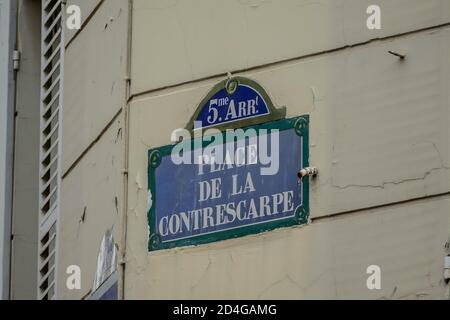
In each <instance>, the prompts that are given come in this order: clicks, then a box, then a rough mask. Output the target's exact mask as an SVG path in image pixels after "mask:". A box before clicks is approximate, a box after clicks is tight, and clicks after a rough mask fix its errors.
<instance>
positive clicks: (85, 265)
mask: <svg viewBox="0 0 450 320" xmlns="http://www.w3.org/2000/svg"><path fill="white" fill-rule="evenodd" d="M69 2H70V3H71V4H77V5H80V7H81V11H82V18H83V21H86V19H87V18H88V17H89V21H88V22H87V23H86V24H85V25H84V27H83V28H82V29H81V30H80V31H79V32H76V33H74V32H67V33H66V44H67V47H66V53H65V62H64V68H65V70H64V103H63V117H62V118H63V146H62V174H63V177H62V185H61V208H60V220H59V245H58V255H59V256H58V262H57V264H58V282H57V284H58V291H57V297H58V298H59V299H82V298H86V297H88V295H89V293H90V292H91V290H92V287H93V281H94V276H95V272H96V268H97V257H98V254H99V251H100V245H101V242H102V238H103V236H104V235H105V233H106V231H107V230H110V229H112V231H113V236H114V241H115V242H116V244H118V243H119V241H120V234H121V232H120V230H121V229H120V221H121V219H120V218H121V216H122V213H123V206H124V187H123V186H124V179H123V174H124V169H125V127H124V125H125V124H124V123H125V119H124V117H125V112H124V107H125V106H126V100H127V99H126V94H127V93H126V92H127V89H126V88H127V73H128V72H127V65H128V39H129V38H128V36H127V35H128V26H129V14H128V12H129V11H128V2H127V1H122V0H108V1H81V2H80V1H69ZM97 5H98V6H97ZM94 11H95V12H94ZM68 39H69V40H70V41H69V40H68ZM83 216H84V221H83V219H82V217H83ZM71 265H76V266H79V267H80V270H81V290H68V289H67V287H66V280H67V277H68V275H67V274H66V270H67V267H68V266H71Z"/></svg>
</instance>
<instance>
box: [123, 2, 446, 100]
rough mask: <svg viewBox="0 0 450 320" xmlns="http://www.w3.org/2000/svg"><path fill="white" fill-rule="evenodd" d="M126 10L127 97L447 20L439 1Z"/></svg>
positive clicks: (146, 5) (138, 6) (141, 5)
mask: <svg viewBox="0 0 450 320" xmlns="http://www.w3.org/2000/svg"><path fill="white" fill-rule="evenodd" d="M372 4H378V5H380V7H381V8H382V11H383V18H382V19H383V27H382V29H381V30H375V31H371V30H368V29H367V28H366V19H367V15H366V14H365V13H366V9H367V7H368V6H369V5H372ZM133 7H134V9H133V30H134V32H133V52H132V78H133V83H132V88H131V90H132V94H137V93H141V92H146V91H148V90H152V89H156V88H161V87H165V86H169V85H173V84H177V83H183V82H186V81H192V80H197V79H201V78H204V77H210V76H212V75H217V74H221V73H222V74H223V73H226V72H228V71H235V70H242V69H247V68H251V67H256V66H260V65H263V64H268V63H273V62H276V61H280V60H286V59H291V58H296V57H300V56H304V55H308V54H316V53H318V52H323V51H326V50H332V49H336V48H340V47H343V46H347V45H354V44H356V43H361V42H365V41H368V40H370V39H374V38H381V37H387V36H392V35H395V34H399V33H404V32H409V31H411V30H417V29H421V28H427V27H431V26H434V25H439V24H442V23H447V22H449V21H450V2H449V1H447V0H428V1H422V0H396V1H392V0H377V1H373V0H277V1H242V0H230V1H222V0H185V1H178V0H171V1H167V0H152V1H148V0H135V1H133ZM149 75H153V76H149Z"/></svg>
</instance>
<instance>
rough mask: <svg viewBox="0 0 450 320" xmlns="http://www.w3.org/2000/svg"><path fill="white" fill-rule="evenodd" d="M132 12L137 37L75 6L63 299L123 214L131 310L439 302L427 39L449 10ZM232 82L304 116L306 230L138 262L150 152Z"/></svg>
mask: <svg viewBox="0 0 450 320" xmlns="http://www.w3.org/2000/svg"><path fill="white" fill-rule="evenodd" d="M69 2H70V1H69ZM72 3H80V2H79V1H78V2H77V1H75V0H74V1H72ZM132 3H133V11H132V29H131V30H132V34H131V38H128V36H130V34H128V22H129V21H128V13H129V12H128V8H129V7H128V2H127V1H121V0H111V1H109V0H107V1H100V0H99V1H90V3H89V4H84V2H83V3H80V4H81V6H82V10H83V19H86V17H87V16H89V20H88V21H87V23H86V25H85V26H84V27H83V29H82V30H81V31H80V32H78V33H76V34H75V33H68V36H66V43H68V46H67V52H66V57H65V81H64V86H65V95H64V111H63V121H64V122H63V123H64V125H63V128H64V132H63V139H64V141H63V169H64V170H63V173H64V179H63V183H62V190H61V192H62V194H61V201H62V204H61V219H60V226H61V229H60V234H61V237H60V245H59V250H58V252H59V261H58V266H59V270H60V274H59V286H58V297H59V298H73V299H80V298H82V297H84V296H86V294H88V293H89V290H90V288H91V287H92V281H93V277H94V272H95V267H96V263H97V261H96V258H97V253H98V249H99V245H100V242H101V238H102V237H103V235H104V233H105V231H106V230H107V229H109V228H111V227H112V226H114V229H113V230H114V233H115V237H116V242H117V241H118V237H119V234H118V232H119V231H120V226H119V225H118V221H119V217H120V214H121V210H122V208H123V206H124V202H125V200H127V202H128V206H127V208H126V211H127V230H126V231H127V242H126V259H125V263H126V265H125V266H126V269H125V270H126V271H125V298H128V299H131V298H138V299H151V298H172V299H173V298H195V299H211V298H230V299H231V298H250V299H253V298H254V299H258V298H261V299H262V298H288V299H298V298H306V299H308V298H337V299H343V298H420V297H426V298H438V299H442V298H446V297H448V287H447V288H445V286H444V283H443V279H442V272H443V257H444V254H445V252H444V249H443V245H444V243H445V241H447V239H448V237H449V235H450V218H449V209H450V196H449V195H448V193H449V192H450V182H449V181H450V169H449V168H450V159H449V157H450V150H449V137H450V134H449V133H450V132H449V129H448V128H449V125H450V123H449V122H450V108H449V101H450V97H449V92H450V79H449V77H450V76H449V75H450V60H449V59H448V57H449V56H450V28H449V27H448V26H447V27H445V26H444V27H436V26H438V25H441V24H444V23H449V22H450V3H449V1H447V0H430V1H421V0H409V1H406V0H398V1H390V0H386V1H365V0H364V1H359V0H340V1H334V0H325V1H306V0H298V1H293V0H292V1H291V0H283V1H282V0H279V1H270V2H269V1H258V0H250V1H246V0H241V1H218V0H217V1H216V0H215V1H209V0H204V1H203V0H201V1H195V2H194V1H177V0H170V1H166V0H165V1H160V0H152V1H149V0H134V1H133V2H132ZM369 4H380V5H381V7H382V10H383V11H382V12H383V15H382V21H383V29H382V30H380V31H369V30H368V29H367V28H366V27H365V19H366V17H367V15H366V13H365V11H366V8H367V6H368V5H369ZM91 14H92V16H91ZM433 26H434V28H432V29H431V30H424V31H420V32H418V31H417V30H420V29H424V28H430V27H433ZM406 32H410V34H406V35H401V36H400V35H399V34H403V33H406ZM385 37H390V38H387V39H380V40H376V39H377V38H385ZM128 40H131V49H132V50H131V95H132V96H131V99H130V101H129V104H128V107H129V134H130V135H129V138H128V140H127V139H126V135H125V134H124V133H125V132H127V128H126V127H124V126H125V119H124V113H123V111H121V108H122V107H124V106H125V105H126V99H127V93H126V82H125V78H126V76H127V72H126V71H127V68H126V67H127V64H126V61H127V41H128ZM353 45H356V46H353ZM329 50H333V51H332V52H326V51H329ZM388 50H394V51H398V52H400V53H404V54H406V55H407V59H406V60H405V61H403V62H402V61H400V60H399V59H398V58H396V57H394V56H392V55H390V54H388V53H387V51H388ZM307 55H313V56H309V57H305V56H307ZM282 60H283V62H279V61H282ZM236 70H242V71H241V72H238V73H237V74H240V75H244V76H247V77H250V78H252V79H254V80H256V81H258V82H259V83H260V84H261V85H263V86H264V87H265V88H266V89H267V91H268V92H269V94H270V95H271V97H272V98H273V100H274V102H275V103H276V104H277V105H279V106H284V105H286V106H287V112H288V116H289V117H291V116H297V115H303V114H309V115H311V128H310V153H311V164H312V165H315V166H317V167H318V168H319V170H320V175H319V177H318V179H317V180H315V181H314V182H313V183H312V184H311V194H310V205H311V217H312V218H313V221H312V223H311V224H309V225H307V226H304V227H297V228H288V229H280V230H276V231H273V232H270V233H265V234H260V235H254V236H249V237H244V238H239V239H234V240H227V241H223V242H220V243H212V244H208V245H202V246H199V247H193V248H181V249H175V250H167V251H161V252H156V253H154V252H152V253H149V252H148V250H147V240H148V221H147V190H148V186H147V151H148V149H149V148H152V147H158V146H162V145H166V144H168V143H169V142H170V134H171V133H172V131H173V130H174V129H177V128H182V127H184V126H185V125H186V123H187V122H188V120H189V118H190V117H191V115H192V114H193V112H194V111H195V108H196V106H197V104H198V103H199V102H200V101H201V99H202V98H203V97H204V95H205V94H206V93H207V92H208V91H209V90H210V89H211V88H212V87H213V86H214V84H216V83H217V82H219V81H221V80H222V79H223V75H221V74H223V73H225V72H227V71H232V72H234V71H236ZM202 78H207V79H203V80H199V79H202ZM126 143H128V144H129V154H128V161H129V168H128V186H127V188H128V198H127V199H123V192H122V188H123V186H124V185H123V179H122V178H123V175H122V174H123V170H124V169H125V168H124V167H125V159H124V152H125V150H126V149H127V148H126ZM294 174H295V173H294ZM116 198H117V206H116V200H115V199H116ZM400 202H401V203H400ZM85 207H86V217H85V221H84V222H80V219H81V216H82V215H83V212H84V208H85ZM373 207H377V208H376V209H375V208H373ZM370 208H372V209H370ZM71 264H76V265H80V267H81V269H82V272H83V273H82V290H81V291H68V290H67V289H66V288H65V277H66V275H65V273H64V272H65V268H66V267H67V266H68V265H71ZM371 264H378V265H380V267H381V268H382V290H380V291H369V290H367V288H366V286H365V284H366V279H367V276H368V275H367V274H366V268H367V266H369V265H371Z"/></svg>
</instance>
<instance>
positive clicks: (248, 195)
mask: <svg viewBox="0 0 450 320" xmlns="http://www.w3.org/2000/svg"><path fill="white" fill-rule="evenodd" d="M234 79H235V80H236V78H234ZM242 84H245V85H242ZM227 85H228V86H229V85H230V82H229V81H226V82H223V83H221V86H216V87H215V88H214V89H213V90H212V92H210V94H209V95H208V97H207V98H208V99H206V100H204V101H202V103H201V104H200V107H199V108H198V110H197V112H196V114H195V115H194V117H193V119H194V121H193V122H192V123H191V124H190V125H188V127H187V128H186V129H187V130H185V131H187V132H190V133H194V136H193V137H191V138H190V139H189V138H187V137H185V136H184V137H183V138H184V139H183V140H182V141H181V142H179V143H177V144H174V145H167V146H163V147H159V148H154V149H150V150H149V152H148V186H149V197H148V201H149V211H148V221H149V233H150V236H149V243H148V248H149V250H150V251H153V250H161V249H169V248H174V247H179V246H189V245H199V244H203V243H209V242H214V241H219V240H224V239H229V238H235V237H240V236H245V235H249V234H255V233H260V232H265V231H269V230H273V229H275V228H280V227H288V226H293V225H300V224H305V223H307V221H308V217H309V204H308V201H309V199H308V198H309V196H308V192H309V180H308V178H305V179H303V180H302V181H300V180H299V179H298V177H297V173H298V172H299V170H300V169H301V168H303V167H307V166H308V128H309V118H308V116H302V117H295V118H291V119H282V118H281V119H280V116H281V117H284V111H283V110H281V111H280V109H276V108H275V107H274V106H273V104H272V102H271V101H270V99H269V97H268V95H267V93H266V92H265V91H264V90H263V89H262V88H261V87H260V86H259V85H255V84H254V82H252V81H251V80H249V79H244V78H238V79H237V81H236V82H234V84H233V85H232V86H233V88H231V89H230V88H229V89H228V90H227ZM220 101H223V103H222V102H220ZM244 103H245V105H244ZM233 108H235V110H232V109H233ZM230 110H232V111H230ZM235 116H236V117H235ZM270 119H272V121H270ZM268 120H269V121H268ZM261 121H262V122H261ZM199 122H201V124H199ZM231 123H234V124H235V125H236V126H233V128H238V130H231V129H230V128H232V127H231V126H230V124H231ZM245 124H247V126H245ZM208 127H209V128H211V127H214V128H215V129H217V128H220V129H221V130H215V131H213V132H208V131H207V130H205V129H206V128H208ZM199 128H201V129H202V130H195V129H199ZM226 129H227V130H226Z"/></svg>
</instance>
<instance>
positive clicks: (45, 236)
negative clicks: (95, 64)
mask: <svg viewBox="0 0 450 320" xmlns="http://www.w3.org/2000/svg"><path fill="white" fill-rule="evenodd" d="M63 2H64V1H62V0H42V30H41V32H42V33H41V106H40V108H41V109H40V114H41V119H40V130H41V131H40V134H41V136H40V168H39V177H40V182H39V195H40V203H39V208H40V212H39V244H38V250H39V252H38V259H39V261H38V298H39V299H40V300H51V299H55V297H56V279H57V267H56V266H57V259H56V258H57V247H58V246H57V243H58V236H59V235H58V217H59V198H60V185H61V164H60V162H61V133H62V130H61V120H62V118H61V117H62V115H61V108H62V76H63V72H62V71H63V58H64V37H63V32H64V28H63V26H64V4H63Z"/></svg>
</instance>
